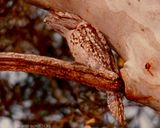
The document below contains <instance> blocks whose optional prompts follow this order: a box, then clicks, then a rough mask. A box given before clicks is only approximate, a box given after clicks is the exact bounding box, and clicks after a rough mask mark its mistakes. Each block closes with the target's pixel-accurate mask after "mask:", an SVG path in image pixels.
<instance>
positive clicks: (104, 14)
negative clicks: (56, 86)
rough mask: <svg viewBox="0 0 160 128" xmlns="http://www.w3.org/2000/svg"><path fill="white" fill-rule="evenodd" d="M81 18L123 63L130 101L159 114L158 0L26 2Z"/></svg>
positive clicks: (159, 18) (159, 29) (159, 32)
mask: <svg viewBox="0 0 160 128" xmlns="http://www.w3.org/2000/svg"><path fill="white" fill-rule="evenodd" d="M26 1H27V2H29V3H32V4H35V5H37V6H40V7H42V8H45V9H50V10H52V9H54V10H58V11H63V12H65V11H67V12H71V13H74V14H77V15H79V16H81V17H82V18H83V19H85V20H86V21H87V22H89V23H91V24H92V25H93V26H95V27H97V28H98V29H99V30H101V31H102V32H103V33H104V34H105V35H106V36H107V37H108V39H109V40H110V42H111V45H112V46H113V47H114V49H115V50H116V51H117V53H118V54H119V55H120V56H121V57H122V58H123V59H124V60H125V64H124V67H123V68H122V69H121V73H122V77H123V80H124V82H125V93H126V96H127V98H128V99H129V100H134V101H136V102H140V103H143V104H145V105H148V106H150V107H152V108H154V109H156V110H158V111H160V96H159V94H160V66H159V65H160V59H159V58H160V1H159V0H152V1H151V0H143V1H142V0H137V1H129V0H121V1H119V0H112V1H110V0H101V1H99V0H87V1H86V0H68V1H66V0H26Z"/></svg>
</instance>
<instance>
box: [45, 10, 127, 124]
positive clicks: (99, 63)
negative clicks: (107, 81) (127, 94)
mask: <svg viewBox="0 0 160 128" xmlns="http://www.w3.org/2000/svg"><path fill="white" fill-rule="evenodd" d="M45 22H47V24H49V26H51V27H52V28H53V29H55V30H56V31H58V32H60V33H61V34H62V35H63V36H64V37H65V38H66V39H67V41H68V45H69V48H70V51H71V53H72V55H73V57H74V59H75V61H76V62H78V63H80V64H83V65H86V66H89V67H90V68H92V69H96V70H101V71H103V72H105V71H106V70H110V71H114V72H116V73H118V69H117V67H116V66H115V61H114V58H113V54H112V52H111V49H110V47H109V46H108V42H107V40H106V39H105V37H104V36H103V34H102V33H101V32H100V31H99V30H97V29H95V28H94V27H93V26H92V25H91V24H89V23H87V22H86V21H84V20H82V19H81V18H80V17H78V16H76V15H74V14H70V13H62V12H57V13H55V12H54V13H52V14H50V15H49V16H48V17H47V18H46V19H45ZM106 93H107V96H108V98H107V102H108V107H109V109H110V111H111V113H112V115H113V116H114V117H115V118H116V119H117V120H118V121H119V123H123V122H124V120H125V119H124V110H123V109H124V108H123V102H122V94H121V93H115V92H109V91H107V92H106Z"/></svg>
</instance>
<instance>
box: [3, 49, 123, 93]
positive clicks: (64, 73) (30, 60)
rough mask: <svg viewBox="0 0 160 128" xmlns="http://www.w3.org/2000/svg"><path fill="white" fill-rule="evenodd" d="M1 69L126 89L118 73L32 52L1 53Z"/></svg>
mask: <svg viewBox="0 0 160 128" xmlns="http://www.w3.org/2000/svg"><path fill="white" fill-rule="evenodd" d="M0 71H23V72H29V73H34V74H40V75H46V76H53V77H58V78H64V79H68V80H75V81H78V82H80V83H83V84H86V85H89V86H91V87H95V88H97V89H99V90H102V91H106V90H109V91H115V92H116V91H124V90H123V89H124V88H122V87H123V82H122V80H121V79H120V78H119V77H118V76H117V74H116V73H114V72H111V71H108V70H106V71H105V73H104V72H100V71H95V70H92V69H90V68H87V67H86V66H83V65H78V64H75V63H71V62H66V61H63V60H59V59H55V58H51V57H44V56H38V55H30V54H20V53H9V52H7V53H5V52H4V53H0Z"/></svg>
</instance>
